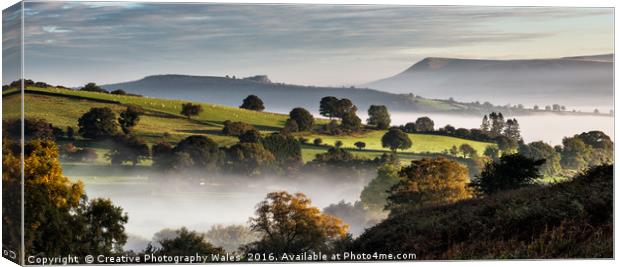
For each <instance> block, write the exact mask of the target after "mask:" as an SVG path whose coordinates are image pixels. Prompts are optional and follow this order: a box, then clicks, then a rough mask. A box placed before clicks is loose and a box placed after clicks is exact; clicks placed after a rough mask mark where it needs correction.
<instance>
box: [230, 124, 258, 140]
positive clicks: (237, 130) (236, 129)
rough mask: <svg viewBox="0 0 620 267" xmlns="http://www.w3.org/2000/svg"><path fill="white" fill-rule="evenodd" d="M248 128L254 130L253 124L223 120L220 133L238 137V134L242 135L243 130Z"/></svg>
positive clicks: (245, 130)
mask: <svg viewBox="0 0 620 267" xmlns="http://www.w3.org/2000/svg"><path fill="white" fill-rule="evenodd" d="M250 130H254V131H256V128H254V126H252V125H250V124H247V123H245V122H240V121H236V122H231V121H225V122H224V128H223V129H222V133H223V134H225V135H230V136H236V137H239V136H241V135H243V134H244V133H245V132H247V131H250Z"/></svg>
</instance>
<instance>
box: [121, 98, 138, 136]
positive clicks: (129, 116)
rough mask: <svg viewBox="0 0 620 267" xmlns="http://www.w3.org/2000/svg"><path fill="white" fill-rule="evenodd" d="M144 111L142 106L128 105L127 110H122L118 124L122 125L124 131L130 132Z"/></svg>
mask: <svg viewBox="0 0 620 267" xmlns="http://www.w3.org/2000/svg"><path fill="white" fill-rule="evenodd" d="M143 112H144V111H143V110H142V108H140V107H138V106H134V105H130V106H128V107H127V109H126V110H125V111H123V112H121V114H120V116H119V117H118V124H119V125H120V126H121V130H123V133H125V134H129V132H130V131H131V129H132V128H133V127H135V126H136V125H137V124H138V122H139V121H140V115H142V113H143Z"/></svg>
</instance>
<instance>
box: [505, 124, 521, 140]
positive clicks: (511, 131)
mask: <svg viewBox="0 0 620 267" xmlns="http://www.w3.org/2000/svg"><path fill="white" fill-rule="evenodd" d="M504 135H505V136H506V137H508V138H511V139H514V140H521V130H519V122H518V121H517V119H508V120H507V121H506V126H505V128H504Z"/></svg>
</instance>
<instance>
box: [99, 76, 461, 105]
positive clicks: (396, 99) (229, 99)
mask: <svg viewBox="0 0 620 267" xmlns="http://www.w3.org/2000/svg"><path fill="white" fill-rule="evenodd" d="M102 87H103V88H106V89H109V90H115V89H123V90H125V91H127V92H130V93H135V94H141V95H145V96H151V97H160V98H170V99H181V100H196V101H203V102H210V103H218V104H223V105H228V106H239V105H241V103H242V101H243V99H244V98H245V97H247V96H248V95H251V94H253V95H257V96H258V97H260V98H261V99H262V100H263V101H264V102H265V106H266V108H267V110H269V111H276V112H288V111H290V110H291V109H292V108H294V107H304V108H307V109H309V110H311V111H312V112H318V107H319V101H320V100H321V98H323V97H325V96H335V97H338V98H349V99H350V100H351V101H353V103H355V105H357V106H358V108H359V110H360V112H366V110H367V109H368V107H369V106H370V105H377V104H378V105H386V106H388V107H389V108H390V109H391V110H400V111H421V110H425V111H446V110H449V109H460V107H459V106H458V105H455V104H448V102H447V101H435V100H426V99H425V100H424V101H419V100H421V99H417V98H416V97H414V96H410V95H401V94H392V93H387V92H382V91H378V90H373V89H366V88H344V87H315V86H300V85H290V84H282V83H273V82H271V81H270V80H269V78H268V77H267V76H266V75H257V76H253V77H248V78H243V79H239V78H230V77H217V76H191V75H178V74H165V75H153V76H147V77H145V78H143V79H140V80H137V81H131V82H123V83H116V84H108V85H102Z"/></svg>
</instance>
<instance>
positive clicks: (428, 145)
mask: <svg viewBox="0 0 620 267" xmlns="http://www.w3.org/2000/svg"><path fill="white" fill-rule="evenodd" d="M385 132H386V131H369V132H366V133H364V134H361V135H357V136H330V135H317V134H311V135H306V136H304V137H306V138H308V141H309V142H312V141H313V140H314V139H315V138H321V139H322V140H323V143H324V144H328V145H334V144H335V143H336V141H342V143H343V147H344V148H351V149H356V147H355V145H354V144H355V143H356V142H358V141H362V142H364V143H366V148H364V149H365V150H374V151H389V149H387V148H383V147H382V146H381V137H382V136H383V135H384V134H385ZM408 135H409V139H411V142H412V146H411V148H409V149H406V150H403V151H401V150H399V152H408V153H424V152H430V153H441V152H443V151H444V150H449V149H450V148H451V147H452V146H454V145H456V146H457V147H458V146H460V145H461V144H469V145H471V146H472V147H473V148H474V149H476V151H478V154H480V155H481V154H482V153H483V152H484V149H485V148H486V147H487V146H489V145H493V144H491V143H486V142H479V141H472V140H467V139H462V138H457V137H449V136H440V135H429V134H408Z"/></svg>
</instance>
